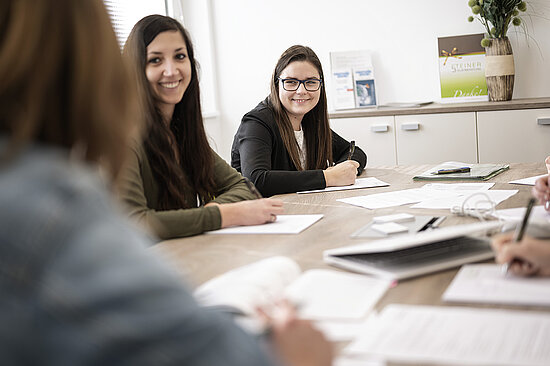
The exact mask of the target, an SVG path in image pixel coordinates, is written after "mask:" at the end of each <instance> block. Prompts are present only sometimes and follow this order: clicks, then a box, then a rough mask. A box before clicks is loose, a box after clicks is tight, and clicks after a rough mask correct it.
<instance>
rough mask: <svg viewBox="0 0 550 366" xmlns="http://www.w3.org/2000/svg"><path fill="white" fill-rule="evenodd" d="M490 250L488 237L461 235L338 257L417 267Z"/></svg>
mask: <svg viewBox="0 0 550 366" xmlns="http://www.w3.org/2000/svg"><path fill="white" fill-rule="evenodd" d="M490 250H491V246H490V245H489V241H488V240H486V239H480V238H474V237H470V236H460V237H457V238H452V239H448V240H440V241H437V242H435V243H430V244H425V245H421V246H418V247H413V248H407V249H402V250H398V251H394V252H385V253H370V254H354V255H339V256H337V257H338V258H344V259H347V260H349V261H352V262H358V263H365V264H369V265H371V266H375V267H381V268H382V267H383V268H388V267H409V266H411V267H413V266H414V267H416V266H418V265H422V264H429V263H437V262H442V261H449V260H452V259H454V258H462V257H465V256H469V255H473V254H480V253H487V252H488V251H490Z"/></svg>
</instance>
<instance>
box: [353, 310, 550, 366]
mask: <svg viewBox="0 0 550 366" xmlns="http://www.w3.org/2000/svg"><path fill="white" fill-rule="evenodd" d="M549 339H550V314H549V313H543V312H526V311H515V310H500V309H496V310H494V309H478V308H465V307H442V306H414V305H388V306H386V307H385V308H384V310H383V311H382V313H381V314H380V315H379V316H378V317H377V318H375V320H374V321H373V322H371V323H370V324H367V325H366V327H365V330H364V332H363V333H362V334H361V335H360V336H359V337H358V338H357V340H356V341H354V342H353V343H351V344H350V345H349V346H348V347H346V349H344V352H346V353H349V354H369V355H378V356H381V357H383V358H385V359H386V360H387V361H392V362H409V363H411V362H414V363H417V364H426V363H438V364H452V365H491V366H497V365H499V366H504V365H506V366H520V365H521V366H543V365H545V366H546V365H548V363H549V360H550V347H548V340H549Z"/></svg>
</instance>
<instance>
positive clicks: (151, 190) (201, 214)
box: [121, 146, 255, 239]
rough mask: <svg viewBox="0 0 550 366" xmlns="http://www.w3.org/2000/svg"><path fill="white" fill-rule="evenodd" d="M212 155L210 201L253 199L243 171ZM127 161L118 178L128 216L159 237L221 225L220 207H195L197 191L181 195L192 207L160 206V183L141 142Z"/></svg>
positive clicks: (188, 190)
mask: <svg viewBox="0 0 550 366" xmlns="http://www.w3.org/2000/svg"><path fill="white" fill-rule="evenodd" d="M213 155H214V180H215V183H216V191H215V192H212V194H213V196H214V197H215V199H214V200H213V202H217V203H220V204H221V203H230V202H238V201H244V200H249V199H254V198H255V197H254V195H253V194H252V192H250V190H249V189H248V187H247V186H246V183H245V181H244V178H243V177H242V175H240V174H239V173H238V172H237V171H236V170H235V169H233V168H232V167H231V166H229V164H227V163H226V162H225V160H223V159H222V158H221V157H220V156H219V155H218V154H216V153H215V152H213ZM128 163H129V164H128V167H127V170H126V172H125V174H124V175H123V178H122V182H121V183H122V186H121V195H122V200H123V201H124V202H125V203H126V205H127V206H128V209H129V214H130V217H132V218H134V219H137V221H138V222H139V223H140V224H144V225H145V226H146V227H148V228H149V229H151V230H153V231H154V232H155V234H157V235H158V236H159V237H160V238H161V239H170V238H175V237H181V236H191V235H197V234H200V233H203V232H205V231H210V230H217V229H220V228H221V215H220V210H219V208H218V207H217V206H216V205H213V206H208V207H204V206H201V207H198V204H197V193H196V192H194V191H191V190H190V189H187V191H185V192H184V195H185V199H186V201H187V202H189V203H191V204H193V205H194V207H193V208H186V209H178V210H164V211H163V210H160V209H159V202H158V197H159V186H158V184H157V182H156V180H155V178H154V176H153V171H152V169H151V166H150V164H149V159H148V158H147V156H146V154H145V150H144V149H143V147H142V146H139V147H134V148H133V149H132V153H131V154H130V157H129V162H128Z"/></svg>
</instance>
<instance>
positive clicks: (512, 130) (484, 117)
mask: <svg viewBox="0 0 550 366" xmlns="http://www.w3.org/2000/svg"><path fill="white" fill-rule="evenodd" d="M477 127H478V137H479V162H480V163H500V162H506V163H516V162H518V163H519V162H542V161H544V159H545V158H546V156H548V155H550V109H547V108H543V109H524V110H508V111H491V112H478V113H477Z"/></svg>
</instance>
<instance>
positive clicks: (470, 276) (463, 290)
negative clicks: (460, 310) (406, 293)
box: [443, 264, 550, 361]
mask: <svg viewBox="0 0 550 366" xmlns="http://www.w3.org/2000/svg"><path fill="white" fill-rule="evenodd" d="M443 300H444V301H450V302H473V303H488V304H513V305H543V306H550V278H544V277H528V278H525V277H516V276H514V275H511V274H506V273H503V271H502V266H499V265H496V264H474V265H466V266H463V267H462V268H461V269H460V271H459V272H458V273H457V274H456V276H455V278H454V279H453V282H451V284H450V285H449V287H448V288H447V290H446V291H445V293H444V294H443ZM549 361H550V360H549Z"/></svg>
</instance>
